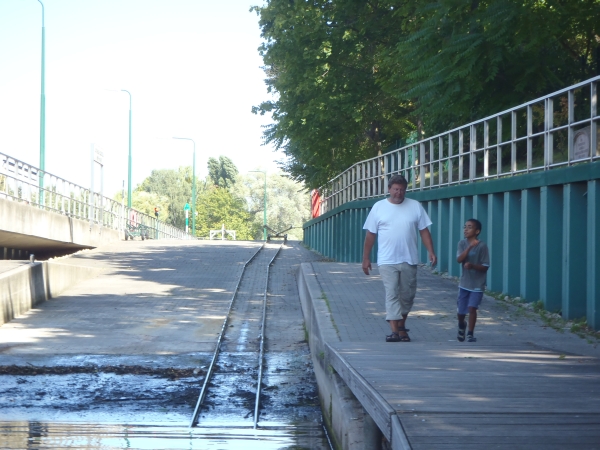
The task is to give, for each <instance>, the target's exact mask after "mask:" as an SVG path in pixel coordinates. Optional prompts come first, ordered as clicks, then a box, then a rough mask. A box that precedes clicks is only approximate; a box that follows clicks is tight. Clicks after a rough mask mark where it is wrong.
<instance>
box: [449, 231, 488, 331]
mask: <svg viewBox="0 0 600 450" xmlns="http://www.w3.org/2000/svg"><path fill="white" fill-rule="evenodd" d="M463 230H464V231H463V234H464V236H465V238H464V239H462V240H460V241H459V242H458V250H457V252H456V261H457V262H459V263H461V264H462V276H461V277H460V282H459V285H458V299H457V312H458V314H457V316H458V335H457V337H456V338H457V339H458V340H459V341H460V342H463V341H464V340H465V330H466V329H467V323H466V322H465V316H466V315H467V312H468V313H469V323H468V331H467V342H476V341H477V339H476V338H475V336H474V335H473V331H474V330H475V322H477V309H478V308H479V304H480V303H481V300H482V299H483V292H484V291H485V280H486V273H487V271H488V269H489V268H490V253H489V250H488V247H487V245H486V244H485V242H482V241H480V240H479V239H478V237H479V233H481V222H480V221H479V220H477V219H469V220H467V221H466V222H465V226H464V228H463Z"/></svg>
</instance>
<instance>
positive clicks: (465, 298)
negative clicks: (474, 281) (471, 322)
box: [456, 287, 483, 315]
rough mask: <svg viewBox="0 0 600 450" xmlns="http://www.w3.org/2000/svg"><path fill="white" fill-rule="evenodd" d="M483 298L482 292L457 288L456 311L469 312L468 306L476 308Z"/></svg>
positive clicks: (464, 313)
mask: <svg viewBox="0 0 600 450" xmlns="http://www.w3.org/2000/svg"><path fill="white" fill-rule="evenodd" d="M482 299H483V292H473V291H467V290H466V289H463V288H460V287H459V288H458V299H457V300H456V304H457V306H458V307H457V312H458V314H460V315H466V314H468V313H469V308H475V309H478V308H479V305H480V304H481V300H482Z"/></svg>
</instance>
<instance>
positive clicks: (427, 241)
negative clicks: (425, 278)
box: [363, 228, 437, 267]
mask: <svg viewBox="0 0 600 450" xmlns="http://www.w3.org/2000/svg"><path fill="white" fill-rule="evenodd" d="M419 233H420V234H421V240H422V241H423V245H424V246H425V248H426V249H427V252H428V253H429V262H431V267H435V265H436V264H437V256H435V251H434V250H433V239H432V238H431V233H430V232H429V228H423V229H422V230H419ZM364 264H365V263H364V261H363V266H364Z"/></svg>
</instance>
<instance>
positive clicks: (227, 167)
mask: <svg viewBox="0 0 600 450" xmlns="http://www.w3.org/2000/svg"><path fill="white" fill-rule="evenodd" d="M237 174H238V169H237V167H236V166H235V164H234V163H233V161H232V160H231V159H229V158H228V157H227V156H219V159H218V160H217V159H215V158H212V157H211V158H208V178H209V179H210V181H211V182H212V184H213V185H214V186H219V187H222V188H230V187H232V186H233V185H234V184H235V178H236V176H237Z"/></svg>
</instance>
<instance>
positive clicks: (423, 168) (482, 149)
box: [318, 76, 600, 214]
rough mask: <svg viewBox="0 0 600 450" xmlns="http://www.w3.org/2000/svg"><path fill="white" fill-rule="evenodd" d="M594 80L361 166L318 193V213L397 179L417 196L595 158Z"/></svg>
mask: <svg viewBox="0 0 600 450" xmlns="http://www.w3.org/2000/svg"><path fill="white" fill-rule="evenodd" d="M599 81H600V76H598V77H594V78H592V79H589V80H587V81H584V82H581V83H579V84H576V85H573V86H570V87H568V88H565V89H563V90H560V91H557V92H554V93H552V94H550V95H547V96H545V97H541V98H538V99H536V100H532V101H530V102H527V103H525V104H522V105H519V106H517V107H515V108H511V109H508V110H506V111H503V112H501V113H498V114H495V115H493V116H489V117H486V118H485V119H480V120H477V121H475V122H472V123H470V124H467V125H464V126H461V127H458V128H455V129H453V130H450V131H447V132H445V133H442V134H438V135H437V136H433V137H430V138H426V139H423V140H422V141H419V142H416V143H413V144H410V145H407V146H405V147H402V148H399V149H396V150H392V151H391V152H389V153H385V154H383V155H381V156H377V157H375V158H371V159H367V160H365V161H360V162H358V163H356V164H354V165H353V166H352V167H350V168H349V169H347V170H345V171H344V172H342V173H341V174H340V175H338V176H337V177H335V178H334V179H332V180H331V181H330V182H329V183H327V184H326V185H325V186H323V187H321V188H320V189H319V190H318V191H319V195H320V196H321V206H320V213H321V214H323V213H325V212H327V211H329V210H331V209H333V208H336V207H338V206H340V205H342V204H344V203H346V202H350V201H353V200H362V199H367V198H373V197H378V196H383V195H385V194H387V180H388V179H389V177H391V176H392V175H395V174H401V175H404V177H405V178H406V179H407V180H408V190H409V191H415V190H424V189H432V188H438V187H445V186H452V185H457V184H462V183H472V182H475V181H480V180H490V179H494V178H501V177H509V176H514V175H518V174H523V173H529V172H534V171H540V170H549V169H552V168H555V167H563V166H570V165H573V164H580V163H589V162H592V161H595V160H600V136H599V130H600V127H599V122H600V116H599V115H598V83H599Z"/></svg>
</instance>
